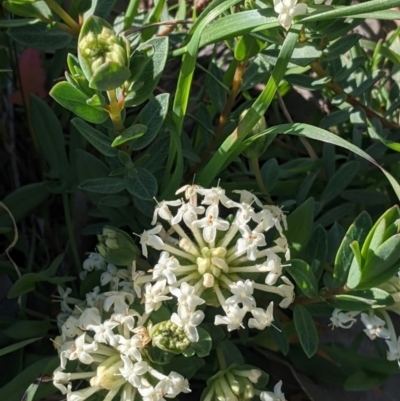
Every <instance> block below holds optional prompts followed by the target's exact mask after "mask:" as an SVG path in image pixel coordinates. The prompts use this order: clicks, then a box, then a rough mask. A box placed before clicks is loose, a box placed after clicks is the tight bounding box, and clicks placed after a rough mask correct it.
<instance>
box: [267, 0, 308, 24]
mask: <svg viewBox="0 0 400 401" xmlns="http://www.w3.org/2000/svg"><path fill="white" fill-rule="evenodd" d="M297 1H298V0H274V10H275V12H276V13H278V14H279V17H278V22H279V23H280V24H281V25H282V26H283V27H284V28H285V29H286V30H288V29H289V28H290V27H291V25H292V23H293V17H296V16H297V15H303V14H306V13H307V5H306V4H304V3H300V4H297Z"/></svg>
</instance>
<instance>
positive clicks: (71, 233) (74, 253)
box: [62, 192, 82, 272]
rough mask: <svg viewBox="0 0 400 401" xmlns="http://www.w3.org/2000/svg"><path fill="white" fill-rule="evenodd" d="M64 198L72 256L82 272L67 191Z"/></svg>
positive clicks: (63, 195) (77, 267)
mask: <svg viewBox="0 0 400 401" xmlns="http://www.w3.org/2000/svg"><path fill="white" fill-rule="evenodd" d="M62 199H63V207H64V216H65V222H66V224H67V232H68V237H69V243H70V245H71V250H72V257H73V259H74V263H75V265H76V269H77V271H78V272H81V270H82V269H81V262H80V259H79V253H78V248H77V246H76V242H75V236H74V230H73V224H72V219H71V211H70V206H69V201H68V194H67V193H66V192H63V193H62Z"/></svg>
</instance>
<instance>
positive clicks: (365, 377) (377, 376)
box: [344, 370, 390, 391]
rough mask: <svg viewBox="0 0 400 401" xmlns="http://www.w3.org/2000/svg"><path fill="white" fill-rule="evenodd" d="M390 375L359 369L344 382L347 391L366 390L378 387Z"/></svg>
mask: <svg viewBox="0 0 400 401" xmlns="http://www.w3.org/2000/svg"><path fill="white" fill-rule="evenodd" d="M389 377H390V376H389V375H385V374H382V373H377V372H369V371H367V370H359V371H358V372H356V373H354V374H353V375H351V376H350V377H349V378H348V379H347V380H346V381H345V383H344V388H345V390H347V391H366V390H372V389H376V388H379V387H380V386H381V385H382V384H383V383H384V382H385V381H386V380H387V379H388V378H389Z"/></svg>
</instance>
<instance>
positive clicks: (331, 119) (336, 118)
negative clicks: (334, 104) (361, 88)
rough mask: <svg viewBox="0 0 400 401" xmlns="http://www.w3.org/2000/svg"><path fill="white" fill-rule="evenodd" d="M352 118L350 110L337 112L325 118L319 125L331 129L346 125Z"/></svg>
mask: <svg viewBox="0 0 400 401" xmlns="http://www.w3.org/2000/svg"><path fill="white" fill-rule="evenodd" d="M349 118H350V111H349V109H344V110H336V111H333V112H332V113H329V114H328V115H327V116H325V117H324V118H323V119H322V120H321V121H320V123H319V125H320V127H321V128H325V129H326V128H329V127H332V126H333V125H339V124H342V123H345V122H346V121H348V120H349Z"/></svg>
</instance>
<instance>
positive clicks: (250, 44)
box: [234, 35, 265, 61]
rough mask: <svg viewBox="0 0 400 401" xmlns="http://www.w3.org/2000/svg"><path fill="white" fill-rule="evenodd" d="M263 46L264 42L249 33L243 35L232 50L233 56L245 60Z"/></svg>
mask: <svg viewBox="0 0 400 401" xmlns="http://www.w3.org/2000/svg"><path fill="white" fill-rule="evenodd" d="M264 47H265V43H264V42H262V41H261V40H259V39H257V38H255V37H254V36H251V35H243V36H242V37H241V38H240V39H239V41H238V42H237V45H236V47H235V50H234V57H235V59H236V60H238V61H246V60H249V59H250V58H252V57H254V56H255V55H257V54H258V53H260V51H261V50H262V49H263V48H264Z"/></svg>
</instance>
